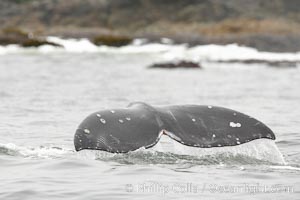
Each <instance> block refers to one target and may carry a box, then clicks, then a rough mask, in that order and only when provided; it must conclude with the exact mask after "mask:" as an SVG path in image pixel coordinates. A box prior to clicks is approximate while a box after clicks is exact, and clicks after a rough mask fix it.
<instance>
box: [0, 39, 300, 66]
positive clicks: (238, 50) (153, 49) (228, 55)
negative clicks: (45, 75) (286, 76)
mask: <svg viewBox="0 0 300 200" xmlns="http://www.w3.org/2000/svg"><path fill="white" fill-rule="evenodd" d="M47 41H49V42H54V43H57V44H59V45H61V47H55V46H50V45H43V46H40V47H32V48H23V47H20V46H18V45H7V46H0V55H1V54H2V55H5V54H15V53H46V54H47V53H117V54H140V53H153V54H158V55H159V56H162V57H163V59H165V60H174V59H175V60H176V59H188V60H194V61H212V62H213V61H230V60H240V61H243V60H249V59H250V60H266V61H289V62H299V61H300V52H297V53H274V52H260V51H258V50H257V49H255V48H251V47H245V46H239V45H237V44H229V45H214V44H209V45H198V46H195V47H189V46H188V45H187V44H173V43H172V42H170V41H168V42H164V40H162V43H147V41H146V40H145V39H135V40H134V41H133V42H132V43H131V44H130V45H127V46H122V47H110V46H104V45H102V46H97V45H95V44H93V43H92V42H90V41H89V40H88V39H85V38H82V39H61V38H59V37H52V36H51V37H47Z"/></svg>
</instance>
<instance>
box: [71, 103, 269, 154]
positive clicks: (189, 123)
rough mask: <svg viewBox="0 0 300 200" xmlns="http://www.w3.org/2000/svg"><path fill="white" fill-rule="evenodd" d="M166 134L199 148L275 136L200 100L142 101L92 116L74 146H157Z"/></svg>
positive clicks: (249, 120)
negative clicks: (167, 103) (184, 102)
mask: <svg viewBox="0 0 300 200" xmlns="http://www.w3.org/2000/svg"><path fill="white" fill-rule="evenodd" d="M162 134H165V135H168V136H169V137H170V138H172V139H173V140H176V141H177V142H179V143H181V144H183V145H187V146H193V147H198V148H210V147H223V146H236V145H240V144H243V143H246V142H249V141H252V140H255V139H260V138H267V139H272V140H275V135H274V133H273V132H272V130H271V129H270V128H268V127H267V126H266V125H265V124H263V123H262V122H260V121H258V120H256V119H254V118H252V117H250V116H247V115H245V114H243V113H240V112H237V111H234V110H231V109H227V108H222V107H214V106H199V105H177V106H165V107H152V106H150V105H148V104H146V103H141V102H138V103H132V104H130V105H129V106H128V107H127V108H125V109H114V110H103V111H99V112H96V113H93V114H91V115H90V116H88V117H87V118H86V119H85V120H84V121H83V122H82V123H81V124H80V125H79V127H78V129H77V131H76V133H75V136H74V145H75V149H76V151H80V150H82V149H92V150H103V151H108V152H112V153H126V152H129V151H133V150H136V149H139V148H142V147H144V148H150V147H153V146H154V145H155V144H156V143H157V142H158V141H159V139H160V137H161V135H162Z"/></svg>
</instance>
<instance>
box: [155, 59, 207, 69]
mask: <svg viewBox="0 0 300 200" xmlns="http://www.w3.org/2000/svg"><path fill="white" fill-rule="evenodd" d="M149 68H162V69H174V68H189V69H201V68H202V67H201V65H200V64H199V63H196V62H191V61H184V60H182V61H179V62H174V63H172V62H166V63H154V64H152V65H150V66H149Z"/></svg>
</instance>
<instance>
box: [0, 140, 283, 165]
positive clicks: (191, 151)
mask: <svg viewBox="0 0 300 200" xmlns="http://www.w3.org/2000/svg"><path fill="white" fill-rule="evenodd" d="M1 154H2V155H9V156H21V157H26V158H34V159H38V158H42V159H45V158H46V159H56V158H70V157H73V158H76V159H92V160H99V161H106V162H110V161H112V162H117V163H121V164H180V165H185V164H188V165H223V164H225V165H279V166H280V165H283V166H285V165H287V163H286V162H285V161H284V159H283V156H282V154H281V153H280V151H279V150H278V148H277V146H276V144H275V142H274V141H272V140H268V139H260V140H254V141H251V142H248V143H245V144H241V145H238V146H232V147H215V148H196V147H189V146H185V145H182V144H179V143H178V142H175V141H174V140H170V139H168V137H167V136H165V137H162V138H161V140H160V141H159V143H158V144H157V145H155V146H154V147H152V148H150V149H144V148H141V149H138V150H136V151H132V152H129V153H126V154H113V153H108V152H105V151H95V150H82V151H80V152H75V150H74V149H69V148H66V147H57V146H48V147H45V146H40V147H22V146H17V145H15V144H12V143H8V144H0V155H1Z"/></svg>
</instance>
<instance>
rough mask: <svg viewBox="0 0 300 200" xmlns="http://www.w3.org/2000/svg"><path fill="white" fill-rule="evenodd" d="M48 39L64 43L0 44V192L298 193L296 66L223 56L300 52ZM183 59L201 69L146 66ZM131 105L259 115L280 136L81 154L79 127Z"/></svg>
mask: <svg viewBox="0 0 300 200" xmlns="http://www.w3.org/2000/svg"><path fill="white" fill-rule="evenodd" d="M49 40H51V41H56V42H60V43H61V44H62V45H63V46H64V47H65V48H64V49H63V48H54V47H50V46H43V47H40V48H29V49H23V48H20V47H18V46H14V45H11V46H8V47H0V86H1V87H0V113H1V114H0V121H1V123H0V135H1V139H0V163H1V165H0V199H5V200H11V199H30V200H32V199H62V198H65V199H241V198H242V199H299V198H300V129H299V124H300V109H299V102H300V90H299V85H300V74H299V73H300V69H299V66H298V67H291V68H276V67H270V66H266V65H263V64H259V65H258V64H251V65H246V64H242V63H240V64H225V63H223V64H221V63H218V62H215V61H216V60H220V59H223V60H226V59H237V58H238V59H241V60H242V59H247V58H253V59H255V58H259V59H266V60H299V58H300V54H299V53H285V54H280V53H267V52H258V51H256V50H255V49H251V48H247V47H239V46H237V45H234V44H233V45H227V46H217V45H206V46H198V47H194V48H188V47H187V46H186V45H172V44H143V41H136V43H135V44H133V45H130V46H126V47H122V48H110V47H96V46H94V45H92V44H91V43H89V42H88V41H87V40H61V39H59V38H53V37H51V38H49ZM182 58H185V59H189V60H194V61H199V62H201V65H202V66H203V69H174V70H163V69H148V68H147V67H148V66H149V65H150V64H152V63H154V62H160V61H166V60H176V59H182ZM132 101H144V102H147V103H149V104H151V105H154V106H155V105H156V106H159V105H170V104H205V105H217V106H224V107H228V108H231V109H235V110H238V111H240V112H243V113H246V114H248V115H251V116H253V117H255V118H257V119H259V120H261V121H263V122H264V123H265V124H267V125H268V126H269V127H270V128H271V129H272V130H273V131H274V132H275V134H276V137H277V139H276V141H275V143H272V144H271V143H269V142H270V141H266V142H265V141H259V142H260V143H259V145H258V144H248V145H246V146H242V145H240V147H238V148H235V149H234V148H230V147H228V148H227V149H225V150H220V149H218V148H212V149H210V151H209V153H207V152H206V151H205V150H204V151H202V152H199V153H189V152H186V150H183V151H184V152H185V153H182V149H180V148H182V147H181V146H180V145H178V144H176V143H172V144H171V143H170V142H169V141H162V142H165V143H166V144H167V145H169V146H170V148H173V150H174V151H172V152H164V151H161V149H160V147H159V146H158V147H157V149H153V150H144V149H140V150H137V151H135V152H130V153H127V154H110V153H106V152H100V151H80V152H75V150H74V146H73V136H74V133H75V130H76V128H77V126H78V125H79V123H80V122H81V121H82V120H83V119H84V118H85V117H86V116H87V115H88V114H90V113H92V112H95V111H97V110H101V109H105V108H118V107H125V106H127V104H129V103H130V102H132ZM257 145H258V146H257ZM177 150H178V152H181V153H176V152H177ZM179 150H181V151H179ZM252 150H253V151H252ZM192 152H194V151H192ZM203 152H206V153H203ZM261 152H266V154H263V153H261ZM272 156H274V157H275V158H278V159H273V160H270V159H269V158H270V157H272ZM281 159H282V160H281Z"/></svg>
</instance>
